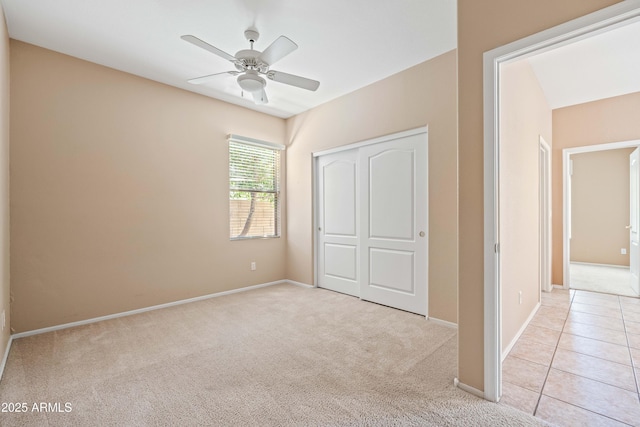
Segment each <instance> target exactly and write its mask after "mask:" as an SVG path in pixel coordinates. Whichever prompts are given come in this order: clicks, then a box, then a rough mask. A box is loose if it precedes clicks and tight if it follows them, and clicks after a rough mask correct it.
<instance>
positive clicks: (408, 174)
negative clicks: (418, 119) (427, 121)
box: [359, 133, 429, 315]
mask: <svg viewBox="0 0 640 427" xmlns="http://www.w3.org/2000/svg"><path fill="white" fill-rule="evenodd" d="M359 154H360V182H361V184H362V191H361V206H362V209H361V215H360V226H361V227H360V230H361V232H360V233H361V239H360V242H361V246H360V263H361V264H360V265H361V278H360V297H361V298H362V299H365V300H368V301H373V302H377V303H380V304H384V305H388V306H391V307H395V308H399V309H402V310H407V311H410V312H413V313H418V314H423V315H427V307H428V304H427V298H428V295H427V272H428V265H427V264H428V243H427V242H428V239H429V236H428V234H427V232H428V227H427V226H428V219H427V215H428V209H427V200H428V197H427V196H428V185H427V176H428V175H427V164H428V163H427V134H426V133H420V134H417V135H412V136H408V137H404V138H401V139H395V140H391V141H388V142H383V143H380V144H374V145H370V146H366V147H363V148H361V149H360V153H359Z"/></svg>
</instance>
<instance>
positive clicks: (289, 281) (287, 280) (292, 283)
mask: <svg viewBox="0 0 640 427" xmlns="http://www.w3.org/2000/svg"><path fill="white" fill-rule="evenodd" d="M283 282H287V283H289V284H291V285H296V286H301V287H303V288H315V286H313V285H307V284H306V283H302V282H296V281H295V280H289V279H286V280H283Z"/></svg>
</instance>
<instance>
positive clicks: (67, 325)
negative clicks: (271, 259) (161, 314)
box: [12, 280, 303, 338]
mask: <svg viewBox="0 0 640 427" xmlns="http://www.w3.org/2000/svg"><path fill="white" fill-rule="evenodd" d="M283 283H291V284H296V283H297V282H296V283H293V282H291V281H289V280H277V281H275V282H268V283H261V284H259V285H253V286H246V287H244V288H238V289H231V290H229V291H223V292H216V293H213V294H208V295H203V296H199V297H195V298H188V299H183V300H179V301H173V302H168V303H166V304H159V305H153V306H151V307H145V308H138V309H136V310H130V311H124V312H121V313H115V314H109V315H107V316H100V317H94V318H91V319H86V320H79V321H77V322H71V323H65V324H62V325H57V326H50V327H47V328H42V329H36V330H33V331H27V332H20V333H17V334H13V335H12V338H24V337H29V336H32V335H39V334H45V333H47V332H53V331H59V330H61V329H68V328H74V327H76V326H83V325H88V324H91V323H96V322H102V321H104V320H111V319H117V318H119V317H126V316H132V315H134V314H140V313H146V312H147V311H153V310H160V309H163V308H169V307H174V306H177V305H182V304H189V303H191V302H198V301H203V300H207V299H210V298H217V297H222V296H225V295H231V294H236V293H238V292H246V291H250V290H252V289H258V288H264V287H267V286H273V285H280V284H283ZM300 285H303V284H302V283H301V284H300Z"/></svg>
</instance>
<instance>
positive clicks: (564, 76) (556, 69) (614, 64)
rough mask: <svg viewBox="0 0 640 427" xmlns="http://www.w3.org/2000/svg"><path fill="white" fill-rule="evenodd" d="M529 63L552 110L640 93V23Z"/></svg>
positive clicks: (567, 47) (580, 42)
mask: <svg viewBox="0 0 640 427" xmlns="http://www.w3.org/2000/svg"><path fill="white" fill-rule="evenodd" d="M528 61H529V63H530V64H531V66H532V68H533V71H534V73H535V74H536V77H537V78H538V81H539V82H540V86H541V87H542V90H543V92H544V94H545V97H546V98H547V102H548V103H549V107H551V109H555V108H562V107H567V106H570V105H575V104H582V103H585V102H590V101H596V100H598V99H603V98H611V97H613V96H619V95H625V94H628V93H634V92H640V22H636V23H633V24H629V25H626V26H623V27H620V28H617V29H615V30H612V31H608V32H605V33H602V34H599V35H597V36H594V37H590V38H587V39H584V40H580V41H577V42H575V43H571V44H568V45H565V46H562V47H560V48H557V49H554V50H551V51H548V52H545V53H541V54H538V55H536V56H533V57H531V58H529V59H528Z"/></svg>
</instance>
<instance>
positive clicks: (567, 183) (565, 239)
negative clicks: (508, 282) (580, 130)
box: [562, 139, 640, 289]
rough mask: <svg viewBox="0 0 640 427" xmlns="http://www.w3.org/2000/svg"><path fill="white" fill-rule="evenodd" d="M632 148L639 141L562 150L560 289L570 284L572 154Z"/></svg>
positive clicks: (639, 144)
mask: <svg viewBox="0 0 640 427" xmlns="http://www.w3.org/2000/svg"><path fill="white" fill-rule="evenodd" d="M632 147H640V139H634V140H631V141H620V142H610V143H607V144H596V145H587V146H582V147H573V148H565V149H563V150H562V289H569V285H570V283H571V268H570V267H571V259H570V258H571V209H572V208H571V170H572V167H571V156H572V155H573V154H580V153H593V152H596V151H606V150H617V149H620V148H632Z"/></svg>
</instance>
